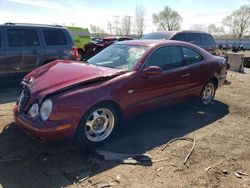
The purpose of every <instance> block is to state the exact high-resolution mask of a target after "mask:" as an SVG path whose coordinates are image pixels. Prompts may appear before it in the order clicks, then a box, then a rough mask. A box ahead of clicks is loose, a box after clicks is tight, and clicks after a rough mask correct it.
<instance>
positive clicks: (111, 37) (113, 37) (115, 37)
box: [102, 36, 133, 40]
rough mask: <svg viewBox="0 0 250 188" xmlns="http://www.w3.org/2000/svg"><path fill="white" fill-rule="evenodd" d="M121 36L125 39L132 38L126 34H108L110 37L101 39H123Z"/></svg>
mask: <svg viewBox="0 0 250 188" xmlns="http://www.w3.org/2000/svg"><path fill="white" fill-rule="evenodd" d="M123 38H125V39H133V38H131V37H128V36H110V37H104V38H102V39H104V40H105V39H106V40H112V39H123Z"/></svg>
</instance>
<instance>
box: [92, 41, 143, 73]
mask: <svg viewBox="0 0 250 188" xmlns="http://www.w3.org/2000/svg"><path fill="white" fill-rule="evenodd" d="M146 49H147V47H145V46H136V45H128V44H113V45H111V46H109V47H107V48H105V49H104V50H102V51H101V52H99V53H98V54H96V55H95V56H94V57H92V58H90V59H89V60H88V62H89V63H90V64H93V65H99V66H103V67H111V68H116V69H125V70H132V68H133V67H134V65H135V64H136V63H137V62H138V60H139V59H140V58H141V57H142V55H143V53H144V52H145V51H146Z"/></svg>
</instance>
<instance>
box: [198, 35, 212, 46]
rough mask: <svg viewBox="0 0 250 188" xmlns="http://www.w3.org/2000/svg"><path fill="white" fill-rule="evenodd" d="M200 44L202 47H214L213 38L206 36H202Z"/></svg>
mask: <svg viewBox="0 0 250 188" xmlns="http://www.w3.org/2000/svg"><path fill="white" fill-rule="evenodd" d="M201 37H202V43H203V45H215V42H214V38H213V37H212V36H211V35H208V34H202V35H201Z"/></svg>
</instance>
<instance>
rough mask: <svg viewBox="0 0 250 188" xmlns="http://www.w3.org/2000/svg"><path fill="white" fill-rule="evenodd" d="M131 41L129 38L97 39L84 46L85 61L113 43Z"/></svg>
mask: <svg viewBox="0 0 250 188" xmlns="http://www.w3.org/2000/svg"><path fill="white" fill-rule="evenodd" d="M125 40H133V38H131V37H127V36H113V37H104V38H102V39H100V38H98V39H97V40H93V41H92V42H90V43H88V44H86V45H85V46H84V48H85V52H86V57H87V58H86V59H89V58H91V57H93V56H94V55H95V54H97V53H98V52H100V51H102V50H103V49H104V48H106V47H108V46H110V45H111V44H113V43H115V42H120V41H125Z"/></svg>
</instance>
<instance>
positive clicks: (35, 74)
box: [23, 60, 124, 94]
mask: <svg viewBox="0 0 250 188" xmlns="http://www.w3.org/2000/svg"><path fill="white" fill-rule="evenodd" d="M122 73H124V70H118V69H113V68H106V67H101V66H95V65H91V64H86V63H79V62H74V61H67V60H56V61H53V62H51V63H49V64H47V65H44V66H42V67H40V68H38V69H36V70H34V71H32V72H31V73H29V74H28V75H27V76H25V78H24V81H23V82H24V83H26V84H27V85H28V86H29V89H30V92H31V93H38V92H42V91H45V90H46V94H50V93H53V92H55V91H58V90H61V89H63V88H68V87H71V86H73V85H76V84H82V83H88V82H90V81H94V80H98V79H100V81H101V80H102V78H107V77H114V76H117V75H120V74H122Z"/></svg>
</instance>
